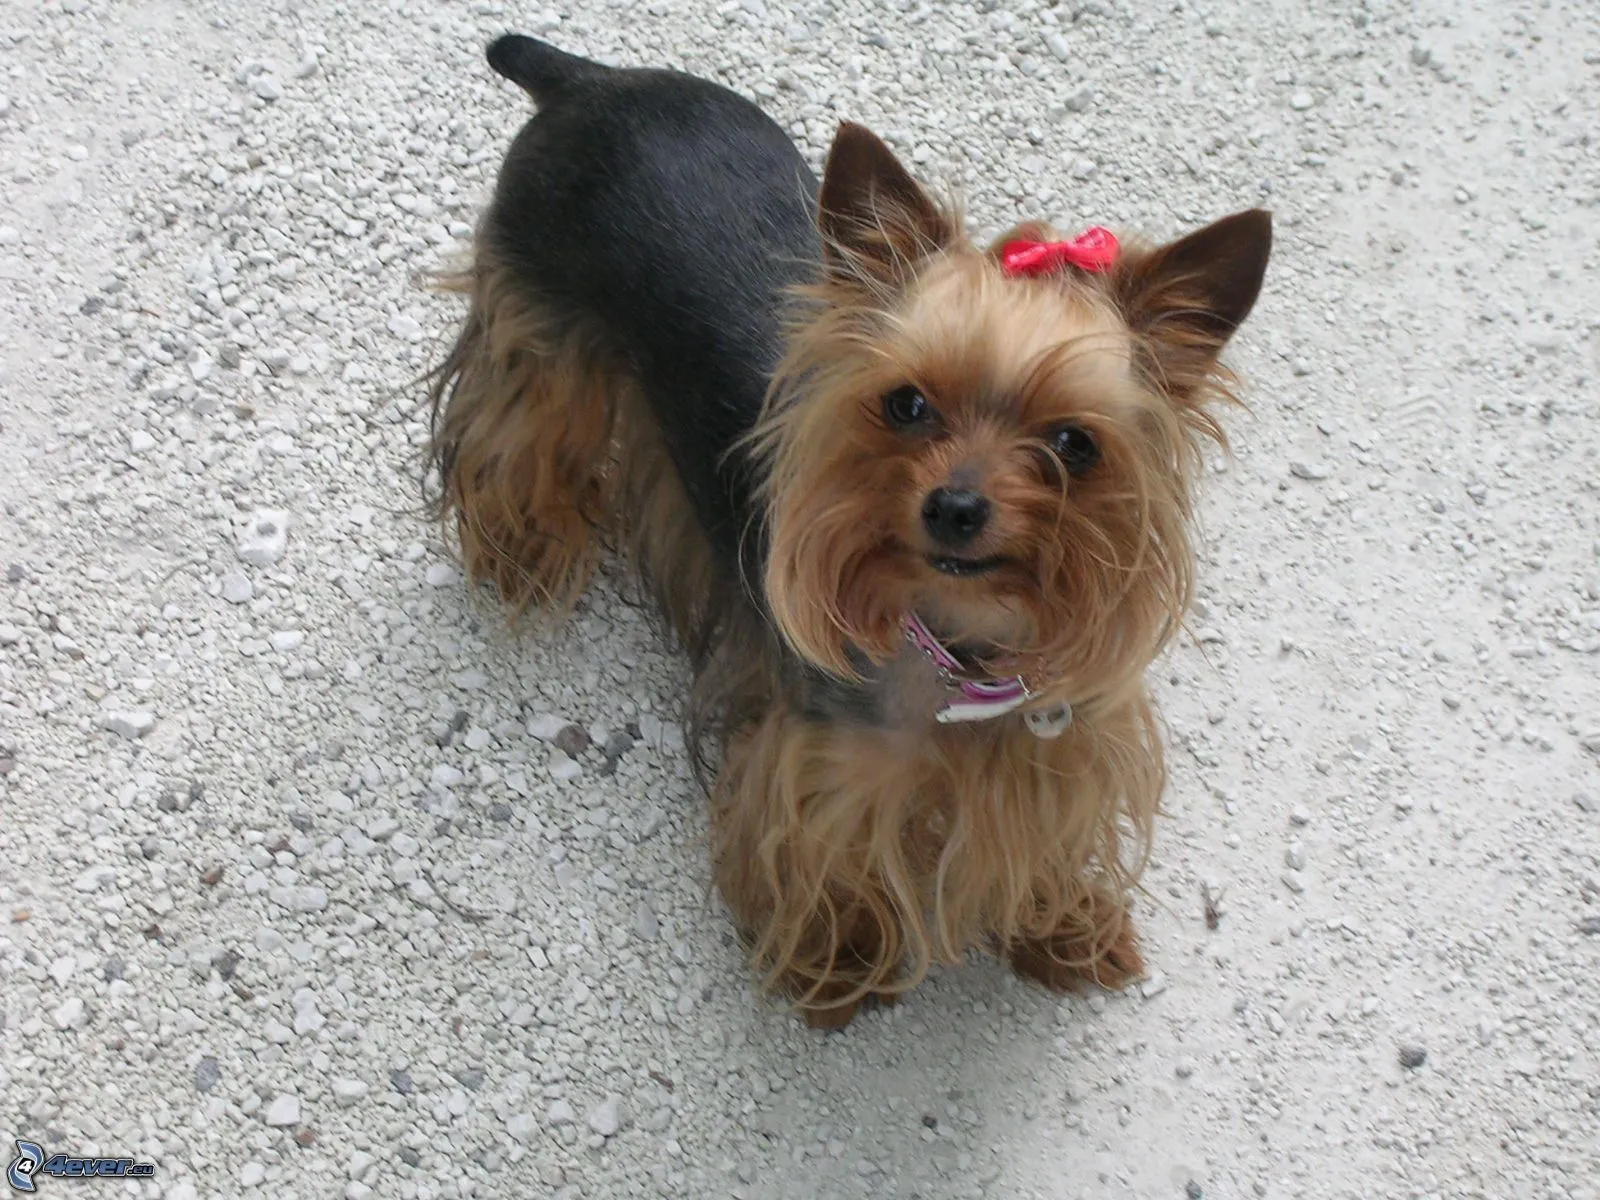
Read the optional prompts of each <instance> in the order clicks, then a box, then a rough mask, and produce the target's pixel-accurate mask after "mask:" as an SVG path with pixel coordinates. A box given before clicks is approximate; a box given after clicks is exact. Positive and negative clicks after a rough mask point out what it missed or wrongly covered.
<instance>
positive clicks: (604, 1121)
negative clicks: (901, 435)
mask: <svg viewBox="0 0 1600 1200" xmlns="http://www.w3.org/2000/svg"><path fill="white" fill-rule="evenodd" d="M589 1128H590V1129H592V1130H594V1132H596V1133H598V1134H599V1135H600V1136H601V1137H604V1138H608V1137H612V1136H614V1135H615V1134H616V1132H617V1130H619V1129H621V1128H622V1098H621V1097H620V1096H616V1095H611V1096H607V1097H606V1098H605V1099H604V1100H602V1101H600V1103H599V1104H598V1105H596V1106H595V1109H594V1111H593V1112H591V1113H590V1114H589Z"/></svg>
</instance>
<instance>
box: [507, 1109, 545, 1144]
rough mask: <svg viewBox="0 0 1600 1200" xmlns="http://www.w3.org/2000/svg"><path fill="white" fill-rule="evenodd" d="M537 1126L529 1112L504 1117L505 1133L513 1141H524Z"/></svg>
mask: <svg viewBox="0 0 1600 1200" xmlns="http://www.w3.org/2000/svg"><path fill="white" fill-rule="evenodd" d="M537 1128H538V1124H537V1122H535V1121H534V1119H533V1116H532V1114H530V1113H517V1114H516V1115H515V1116H512V1117H508V1118H506V1133H507V1134H508V1135H509V1136H510V1138H511V1140H512V1141H514V1142H526V1141H527V1140H528V1139H529V1138H530V1137H532V1136H533V1132H534V1130H535V1129H537Z"/></svg>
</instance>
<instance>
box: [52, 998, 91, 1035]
mask: <svg viewBox="0 0 1600 1200" xmlns="http://www.w3.org/2000/svg"><path fill="white" fill-rule="evenodd" d="M84 1012H85V1010H84V1004H83V1001H82V1000H80V999H79V998H78V997H77V996H69V997H68V998H67V999H65V1000H63V1001H62V1002H61V1004H60V1005H59V1006H58V1007H57V1008H56V1010H55V1012H54V1013H52V1014H51V1019H52V1020H54V1021H55V1023H56V1028H57V1029H74V1028H76V1027H77V1026H79V1025H81V1024H82V1023H83V1018H84Z"/></svg>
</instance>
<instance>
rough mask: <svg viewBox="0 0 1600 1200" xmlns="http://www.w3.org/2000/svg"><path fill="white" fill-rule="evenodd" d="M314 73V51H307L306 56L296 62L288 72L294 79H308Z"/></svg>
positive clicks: (315, 55)
mask: <svg viewBox="0 0 1600 1200" xmlns="http://www.w3.org/2000/svg"><path fill="white" fill-rule="evenodd" d="M316 73H317V52H316V51H315V50H311V51H308V52H307V53H306V56H305V57H304V58H302V59H301V60H300V61H299V62H297V63H296V64H295V65H294V69H293V70H292V71H290V72H289V74H291V75H293V76H294V77H295V78H296V79H310V78H311V77H312V76H313V75H315V74H316Z"/></svg>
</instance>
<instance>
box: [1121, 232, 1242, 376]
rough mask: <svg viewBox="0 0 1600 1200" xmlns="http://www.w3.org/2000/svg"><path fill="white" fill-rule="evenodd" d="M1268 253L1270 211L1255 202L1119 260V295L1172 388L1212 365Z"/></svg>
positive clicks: (1237, 323)
mask: <svg viewBox="0 0 1600 1200" xmlns="http://www.w3.org/2000/svg"><path fill="white" fill-rule="evenodd" d="M1271 254H1272V214H1271V213H1269V212H1266V211H1265V210H1263V209H1259V208H1253V209H1250V210H1248V211H1246V212H1241V213H1235V214H1234V215H1233V216H1231V217H1224V218H1222V220H1220V221H1216V222H1214V223H1212V224H1210V225H1207V226H1206V227H1205V228H1204V229H1199V230H1196V231H1195V232H1194V233H1191V234H1189V235H1188V236H1187V237H1184V238H1180V239H1179V240H1178V241H1176V242H1171V243H1169V244H1168V245H1165V246H1161V247H1159V248H1158V249H1155V250H1152V251H1147V252H1144V253H1137V252H1136V253H1132V254H1129V255H1126V256H1125V257H1124V258H1123V260H1122V261H1120V262H1119V263H1118V264H1117V266H1116V268H1115V270H1114V274H1113V283H1112V286H1113V290H1114V292H1115V294H1116V297H1117V301H1118V303H1119V304H1120V305H1121V307H1122V310H1123V313H1124V314H1125V316H1126V317H1127V320H1128V323H1129V325H1130V326H1132V328H1133V329H1134V331H1135V332H1136V333H1139V334H1141V335H1143V337H1144V338H1145V339H1146V344H1147V345H1148V346H1149V347H1150V348H1151V349H1152V350H1153V351H1154V353H1155V356H1156V358H1157V360H1158V364H1157V365H1158V367H1159V369H1160V374H1161V375H1162V376H1163V377H1164V380H1165V381H1166V382H1168V383H1169V384H1170V385H1171V386H1172V387H1173V388H1174V389H1175V390H1183V387H1184V386H1185V384H1186V382H1187V381H1189V380H1191V379H1194V378H1195V377H1196V376H1197V374H1198V375H1206V374H1208V373H1209V372H1210V371H1211V369H1212V368H1213V367H1214V366H1215V365H1216V360H1217V356H1218V355H1219V354H1220V353H1221V352H1222V348H1223V347H1224V346H1226V345H1227V343H1228V339H1229V338H1231V337H1232V336H1233V334H1234V331H1235V330H1236V329H1238V328H1239V326H1240V325H1241V324H1243V323H1244V319H1245V318H1246V317H1248V316H1249V315H1250V310H1251V309H1252V308H1253V307H1254V306H1255V302H1256V297H1257V296H1258V295H1259V294H1260V292H1261V281H1262V279H1263V278H1264V277H1265V275H1266V271H1267V259H1268V258H1269V257H1270V256H1271Z"/></svg>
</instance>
